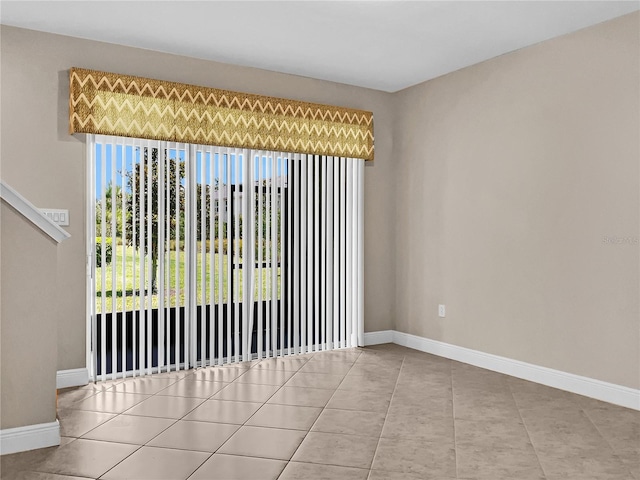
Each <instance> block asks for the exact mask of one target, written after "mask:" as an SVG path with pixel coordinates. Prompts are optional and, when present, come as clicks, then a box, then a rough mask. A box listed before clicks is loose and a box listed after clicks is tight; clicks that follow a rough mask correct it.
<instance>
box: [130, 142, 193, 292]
mask: <svg viewBox="0 0 640 480" xmlns="http://www.w3.org/2000/svg"><path fill="white" fill-rule="evenodd" d="M149 153H151V162H149V161H148V159H149V157H148V155H149ZM167 153H168V152H167V151H166V150H165V151H164V152H163V153H162V164H160V163H159V162H158V154H159V152H158V149H157V148H144V149H143V155H142V161H141V162H140V163H138V164H136V165H135V167H134V169H133V171H132V172H128V173H127V174H126V176H127V186H128V190H129V192H130V194H129V195H127V199H126V209H127V212H126V213H127V222H126V243H127V245H133V246H134V247H136V248H139V246H140V243H142V244H143V246H144V247H143V248H144V253H145V255H149V254H151V291H152V293H157V282H156V278H157V270H158V251H159V247H160V246H159V242H158V232H159V229H158V227H159V223H158V222H159V221H161V222H162V223H163V225H165V230H166V226H167V217H168V219H169V222H168V227H169V228H168V231H165V236H166V238H169V239H170V240H172V239H175V238H176V231H178V230H182V229H183V227H181V225H178V224H177V221H176V217H177V214H178V212H181V217H182V218H184V205H185V203H184V200H185V191H184V185H182V179H183V178H184V177H185V164H184V162H183V161H180V160H179V159H175V158H170V159H168V160H167ZM161 165H162V167H161ZM149 168H151V171H150V172H149ZM161 168H162V169H163V170H164V175H163V177H164V181H163V188H162V192H159V187H160V180H161V178H160V170H161ZM149 174H150V175H151V182H149ZM161 197H162V198H163V199H164V201H163V202H161V201H160V198H161ZM176 200H177V201H176ZM163 204H164V205H163ZM161 205H163V206H164V215H165V216H164V217H163V218H162V219H160V218H159V215H160V206H161ZM149 206H151V209H149ZM149 222H150V223H151V229H150V230H149V228H148V226H149ZM141 223H142V225H141ZM181 223H182V222H181ZM183 225H184V224H183ZM149 231H151V252H149V251H148V250H149ZM143 234H144V238H142V235H143ZM134 235H135V238H136V243H135V244H134V242H133V238H134ZM181 236H183V235H181ZM183 238H184V236H183Z"/></svg>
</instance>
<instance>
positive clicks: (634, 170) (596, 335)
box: [394, 13, 640, 388]
mask: <svg viewBox="0 0 640 480" xmlns="http://www.w3.org/2000/svg"><path fill="white" fill-rule="evenodd" d="M639 26H640V18H639V15H638V13H634V14H631V15H627V16H625V17H621V18H619V19H615V20H613V21H610V22H607V23H604V24H600V25H597V26H595V27H592V28H588V29H586V30H582V31H579V32H576V33H574V34H571V35H568V36H565V37H561V38H557V39H554V40H550V41H547V42H544V43H541V44H538V45H535V46H532V47H529V48H526V49H523V50H520V51H517V52H514V53H511V54H508V55H504V56H501V57H498V58H495V59H492V60H490V61H487V62H484V63H481V64H478V65H475V66H472V67H469V68H465V69H463V70H460V71H458V72H455V73H452V74H449V75H446V76H443V77H441V78H438V79H435V80H432V81H429V82H426V83H423V84H421V85H418V86H415V87H412V88H409V89H407V90H404V91H402V92H400V93H398V94H396V97H395V98H394V100H395V101H397V102H398V103H397V105H396V108H398V112H399V113H400V114H399V116H398V122H397V124H396V128H395V131H394V162H395V165H397V169H398V170H397V184H396V188H397V205H396V208H397V209H396V212H397V218H396V224H395V230H396V232H397V239H396V248H397V261H398V265H397V270H396V307H397V308H396V317H395V322H396V323H395V328H396V329H397V330H400V331H402V332H407V333H412V334H415V335H420V336H424V337H428V338H431V339H435V340H440V341H444V342H448V343H451V344H455V345H460V346H463V347H468V348H471V349H476V350H480V351H482V352H488V353H492V354H497V355H502V356H505V357H509V358H513V359H517V360H522V361H525V362H530V363H533V364H536V365H542V366H546V367H551V368H554V369H558V370H562V371H566V372H571V373H574V374H579V375H584V376H587V377H592V378H595V379H599V380H603V381H608V382H612V383H615V384H620V385H625V386H627V387H632V388H638V387H640V310H639V305H638V297H639V290H640V285H639V278H638V277H639V270H640V268H639V266H640V263H639V246H638V236H639V235H640V231H639V230H640V227H639V216H640V211H639V208H640V198H639V194H640V193H639V192H640V183H639V182H640V178H639V173H640V171H639V163H640V137H639V132H640V96H639V90H640V75H639V70H640V69H639V62H640V42H639ZM605 237H625V238H626V237H629V238H630V242H629V243H622V244H608V243H605V242H604V241H603V239H604V238H605ZM439 303H443V304H446V307H447V317H446V318H444V319H441V318H438V315H437V311H438V310H437V308H438V304H439Z"/></svg>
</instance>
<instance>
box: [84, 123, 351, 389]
mask: <svg viewBox="0 0 640 480" xmlns="http://www.w3.org/2000/svg"><path fill="white" fill-rule="evenodd" d="M87 148H88V152H87V153H88V157H89V199H90V201H89V203H88V219H89V223H88V224H89V229H88V234H87V239H88V242H89V249H88V250H89V255H88V273H89V276H88V278H89V288H88V299H87V300H88V310H89V311H88V317H89V319H90V329H89V338H88V343H89V347H90V348H88V351H89V352H90V353H89V358H88V364H89V365H90V366H91V372H92V377H93V378H94V379H102V380H104V379H108V378H116V377H122V376H137V375H145V374H150V373H154V372H165V371H172V370H180V369H187V368H192V367H197V366H212V365H223V364H227V363H232V362H239V361H246V360H250V359H254V358H267V357H275V356H283V355H291V354H300V353H307V352H314V351H319V350H329V349H334V348H344V347H352V346H356V345H362V344H363V340H364V338H363V337H364V329H363V275H362V272H363V265H362V253H363V187H364V185H363V178H364V177H363V175H364V161H363V160H359V159H352V158H344V157H333V156H326V155H309V154H296V153H278V152H272V151H259V150H250V149H236V148H225V147H216V146H212V145H194V144H186V143H176V142H165V141H156V140H141V139H132V138H123V137H111V136H102V135H88V141H87Z"/></svg>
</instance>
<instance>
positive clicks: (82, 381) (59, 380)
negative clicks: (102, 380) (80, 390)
mask: <svg viewBox="0 0 640 480" xmlns="http://www.w3.org/2000/svg"><path fill="white" fill-rule="evenodd" d="M88 383H89V370H87V369H86V368H73V369H71V370H58V373H57V374H56V388H67V387H80V386H82V385H87V384H88Z"/></svg>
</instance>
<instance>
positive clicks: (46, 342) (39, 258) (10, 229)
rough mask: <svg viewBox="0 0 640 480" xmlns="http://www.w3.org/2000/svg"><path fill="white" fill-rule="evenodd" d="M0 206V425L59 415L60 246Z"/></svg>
mask: <svg viewBox="0 0 640 480" xmlns="http://www.w3.org/2000/svg"><path fill="white" fill-rule="evenodd" d="M0 203H1V206H0V245H1V250H0V263H1V264H2V271H1V274H0V283H1V284H2V298H1V299H0V348H1V350H0V351H1V354H0V403H1V405H2V408H0V429H6V428H13V427H19V426H24V425H32V424H37V423H48V422H53V421H54V420H55V419H56V358H57V351H58V345H57V343H56V342H55V341H54V342H52V341H51V339H52V338H56V334H57V318H56V315H55V310H56V306H55V305H56V303H55V300H56V298H55V293H56V290H55V285H47V283H48V282H47V281H51V279H55V277H56V264H57V263H58V257H57V244H56V243H55V242H54V241H53V240H51V239H50V238H49V237H48V236H47V235H45V234H44V233H42V232H41V231H40V230H39V229H38V228H37V227H35V226H34V225H33V224H32V223H31V222H29V221H28V220H26V219H25V218H24V217H22V215H21V214H20V213H18V212H16V211H15V210H13V208H11V207H10V206H8V205H7V204H6V203H5V202H4V200H2V201H1V202H0Z"/></svg>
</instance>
